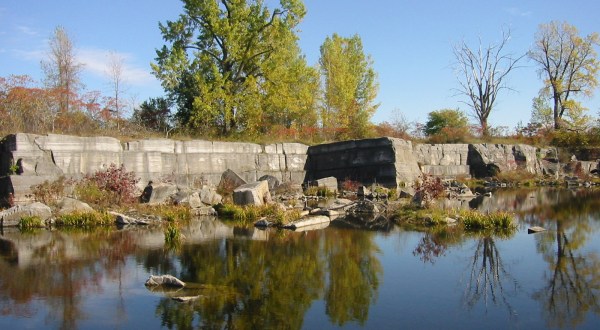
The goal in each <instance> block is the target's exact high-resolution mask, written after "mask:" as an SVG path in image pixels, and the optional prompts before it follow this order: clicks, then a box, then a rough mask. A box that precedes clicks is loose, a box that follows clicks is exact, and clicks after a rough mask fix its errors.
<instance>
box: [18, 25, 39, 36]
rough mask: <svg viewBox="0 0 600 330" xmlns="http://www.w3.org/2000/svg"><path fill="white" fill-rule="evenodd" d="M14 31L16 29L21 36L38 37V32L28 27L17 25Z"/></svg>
mask: <svg viewBox="0 0 600 330" xmlns="http://www.w3.org/2000/svg"><path fill="white" fill-rule="evenodd" d="M16 29H17V31H18V32H20V33H22V34H26V35H28V36H30V37H33V36H37V35H39V32H38V31H37V30H35V29H33V28H31V27H29V26H25V25H17V26H16Z"/></svg>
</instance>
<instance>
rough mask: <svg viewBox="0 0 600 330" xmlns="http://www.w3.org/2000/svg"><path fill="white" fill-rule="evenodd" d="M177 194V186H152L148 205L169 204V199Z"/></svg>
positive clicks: (164, 184)
mask: <svg viewBox="0 0 600 330" xmlns="http://www.w3.org/2000/svg"><path fill="white" fill-rule="evenodd" d="M175 194H177V186H176V185H174V184H170V183H161V184H158V185H155V186H153V189H152V195H151V196H150V201H148V204H150V205H158V204H165V203H170V202H171V197H172V196H174V195H175Z"/></svg>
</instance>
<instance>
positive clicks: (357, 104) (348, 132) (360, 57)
mask: <svg viewBox="0 0 600 330" xmlns="http://www.w3.org/2000/svg"><path fill="white" fill-rule="evenodd" d="M319 64H320V69H321V74H322V79H323V83H324V87H323V108H322V111H321V121H322V125H323V128H325V129H331V130H334V131H336V134H335V135H336V137H338V138H363V137H365V136H366V135H367V134H368V131H369V129H370V120H371V117H372V116H373V114H374V113H375V110H377V107H378V106H379V104H375V103H374V100H375V97H376V96H377V89H378V87H379V86H378V84H377V74H376V73H375V70H374V69H373V60H372V59H371V57H370V56H367V55H365V53H364V51H363V46H362V41H361V39H360V37H359V36H358V35H354V36H353V37H351V38H344V37H340V36H339V35H337V34H333V36H331V37H327V38H326V39H325V42H324V43H323V45H321V58H320V59H319Z"/></svg>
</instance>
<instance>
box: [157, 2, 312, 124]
mask: <svg viewBox="0 0 600 330" xmlns="http://www.w3.org/2000/svg"><path fill="white" fill-rule="evenodd" d="M183 3H184V13H183V14H182V15H180V17H179V19H178V20H176V21H167V22H166V24H162V23H161V24H160V30H161V33H162V35H163V38H164V39H165V41H166V42H167V43H168V45H164V46H163V47H162V48H161V49H158V50H157V51H156V53H157V57H156V63H153V64H152V69H153V72H154V75H155V76H156V77H157V78H158V79H159V80H161V82H162V86H163V87H164V89H165V90H166V91H167V93H168V94H169V97H170V98H172V99H173V100H175V101H176V103H177V107H178V112H177V116H178V117H179V119H180V120H181V121H182V122H183V123H184V124H186V125H188V126H189V127H191V128H195V129H209V130H211V129H212V130H214V129H217V130H218V132H219V133H220V134H223V135H229V134H231V133H232V132H243V131H256V130H257V129H258V128H259V127H260V126H261V125H262V121H263V119H264V114H263V113H262V111H263V107H262V106H263V105H262V104H261V102H262V101H264V90H265V84H266V82H267V81H268V79H269V72H268V69H269V68H272V67H274V66H276V65H275V64H273V62H272V61H275V60H276V59H281V58H282V56H277V54H279V53H280V52H289V48H291V47H293V46H295V44H296V42H297V36H296V34H295V31H294V29H295V27H296V26H297V24H298V23H299V22H300V20H301V19H302V17H303V16H304V14H305V10H304V5H303V4H302V2H301V1H300V0H281V1H280V7H278V8H275V9H273V10H272V11H271V10H269V8H267V6H266V5H265V4H264V2H263V1H261V0H254V1H252V0H246V1H241V0H221V1H217V0H183ZM288 63H293V61H288V62H287V63H278V65H281V66H286V65H287V64H288Z"/></svg>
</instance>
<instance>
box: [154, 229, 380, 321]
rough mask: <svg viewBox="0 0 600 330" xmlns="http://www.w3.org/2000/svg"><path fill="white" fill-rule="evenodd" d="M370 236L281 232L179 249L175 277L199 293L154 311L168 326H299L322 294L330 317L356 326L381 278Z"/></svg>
mask: <svg viewBox="0 0 600 330" xmlns="http://www.w3.org/2000/svg"><path fill="white" fill-rule="evenodd" d="M372 237H373V236H372V235H371V234H369V233H366V232H364V231H357V230H348V231H341V230H337V231H327V230H323V231H313V232H305V233H293V232H287V231H286V232H279V235H275V237H273V235H271V238H270V239H269V240H268V241H266V242H256V241H250V240H240V239H223V240H218V241H211V242H207V243H206V244H202V245H195V246H184V247H183V249H182V251H181V255H180V256H179V260H180V262H181V265H182V270H181V272H180V276H181V278H182V279H183V280H184V281H186V282H191V283H192V284H191V288H190V289H186V292H184V293H182V294H184V295H198V296H200V297H199V298H198V299H197V300H195V301H194V302H192V303H183V304H182V303H177V302H174V301H172V300H170V299H169V298H164V299H162V300H161V301H160V303H159V304H158V306H157V308H156V313H157V314H158V315H160V317H161V320H162V325H163V326H165V327H167V328H191V327H206V328H233V329H237V328H244V329H245V328H253V329H263V328H269V329H299V328H301V327H302V324H303V321H304V317H305V314H306V312H307V310H308V308H309V307H310V306H311V305H312V303H313V302H314V301H316V300H317V299H319V298H320V297H324V299H325V302H326V312H327V314H328V315H329V317H330V318H331V319H332V321H333V322H335V323H337V324H339V325H343V324H345V323H346V322H350V321H356V322H359V323H361V324H363V323H364V322H365V321H366V320H367V318H368V311H369V307H370V304H371V302H372V301H373V300H374V298H375V296H376V294H377V288H378V285H379V276H380V275H381V265H380V263H379V260H378V259H377V257H376V253H377V252H378V248H377V247H376V246H375V244H374V243H373V239H372ZM326 271H328V275H327V281H325V278H326ZM325 283H327V286H326V285H325Z"/></svg>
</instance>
